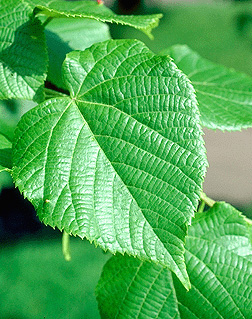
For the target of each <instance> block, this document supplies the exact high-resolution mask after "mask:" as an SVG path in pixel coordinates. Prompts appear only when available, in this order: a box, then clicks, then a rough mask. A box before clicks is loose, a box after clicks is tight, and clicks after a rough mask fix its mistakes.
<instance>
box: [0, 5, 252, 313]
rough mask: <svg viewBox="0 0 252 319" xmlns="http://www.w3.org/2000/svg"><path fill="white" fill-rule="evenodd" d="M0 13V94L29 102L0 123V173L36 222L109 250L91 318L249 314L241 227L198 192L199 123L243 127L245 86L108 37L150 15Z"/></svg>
mask: <svg viewBox="0 0 252 319" xmlns="http://www.w3.org/2000/svg"><path fill="white" fill-rule="evenodd" d="M0 17H1V19H0V43H1V46H0V98H1V99H13V98H15V99H25V100H33V101H35V102H37V103H39V104H38V105H37V106H35V107H33V108H32V109H31V110H30V111H28V112H26V113H25V115H24V116H23V117H22V119H21V120H20V121H19V123H18V125H17V127H16V129H15V134H14V138H13V134H12V132H11V133H10V134H9V133H8V128H7V126H6V123H4V122H3V124H1V127H0V171H3V170H7V171H9V172H10V173H11V175H12V178H13V181H14V183H15V185H16V186H17V187H18V188H19V190H20V191H21V192H22V193H23V194H24V196H25V197H27V198H28V200H29V201H30V202H31V203H32V204H33V205H34V207H35V209H36V211H37V214H38V216H39V218H40V220H41V221H42V222H43V223H45V224H46V225H50V226H52V227H57V228H58V229H60V230H62V231H63V230H64V231H65V233H68V234H70V235H75V236H79V237H81V238H87V239H88V240H89V241H90V242H94V244H95V245H99V246H100V247H101V248H103V249H104V250H105V251H107V250H108V251H110V252H111V253H113V254H115V256H113V257H112V258H111V259H110V260H109V261H108V263H107V264H106V265H105V267H104V271H103V273H102V276H101V279H100V281H99V284H98V286H97V290H96V293H97V299H98V302H99V308H100V313H101V316H102V318H170V317H171V318H174V317H176V318H231V317H233V318H250V316H251V309H250V305H251V302H252V280H251V278H252V277H251V271H252V264H251V261H252V259H251V258H252V257H251V252H252V250H251V240H250V238H251V227H250V225H249V223H248V221H247V220H245V218H244V217H243V216H242V215H241V214H240V213H239V212H238V211H236V210H235V209H234V208H233V207H231V206H230V205H228V204H226V203H222V202H220V203H214V202H213V201H212V200H210V199H209V198H207V197H206V196H205V195H204V194H203V193H202V183H203V180H204V176H205V172H206V168H207V158H206V151H205V147H204V141H203V137H202V135H203V133H202V127H208V128H211V129H221V130H240V129H243V128H248V127H251V126H252V109H251V104H252V90H251V83H252V80H251V78H250V77H248V76H246V75H244V74H240V73H238V72H235V71H234V70H229V69H227V68H225V67H224V66H219V65H216V64H214V63H212V62H210V61H207V60H205V59H203V58H201V57H200V56H199V55H198V54H197V53H195V52H193V51H192V50H191V49H190V48H188V47H186V46H173V47H171V48H168V49H167V50H165V51H163V52H161V53H160V54H158V55H156V54H154V53H152V52H151V51H150V50H149V49H148V48H147V47H146V46H145V45H144V44H143V43H142V42H140V41H137V40H112V39H110V34H109V29H108V26H107V25H106V24H104V22H109V23H120V24H123V25H129V26H131V27H134V28H137V29H139V30H141V31H143V32H144V33H146V34H147V35H148V36H151V30H152V29H153V28H154V27H156V26H157V25H158V21H159V19H160V18H161V15H158V14H157V15H150V16H118V15H116V14H115V13H113V12H112V11H111V10H109V9H108V8H106V7H105V6H104V5H103V4H98V3H95V2H93V1H75V2H65V1H42V0H41V1H40V0H34V1H32V0H23V1H17V0H8V1H3V0H0ZM52 19H53V20H52ZM0 123H1V122H0ZM199 202H201V205H200V207H199V208H198V206H199ZM205 204H207V205H208V206H209V207H210V209H208V210H206V211H204V209H203V206H204V205H205ZM118 253H120V254H121V255H119V254H118ZM125 254H126V255H125ZM123 255H124V256H123ZM188 290H189V292H187V291H188Z"/></svg>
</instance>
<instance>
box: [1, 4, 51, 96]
mask: <svg viewBox="0 0 252 319" xmlns="http://www.w3.org/2000/svg"><path fill="white" fill-rule="evenodd" d="M31 13H32V8H31V7H29V5H28V4H27V3H25V2H20V1H17V0H9V1H4V0H0V99H10V98H17V99H28V100H32V99H33V100H35V101H42V100H43V99H44V95H43V85H44V80H45V78H46V71H47V53H46V43H45V36H44V32H43V28H42V26H41V23H40V21H39V20H38V19H36V18H30V15H31Z"/></svg>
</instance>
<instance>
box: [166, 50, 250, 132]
mask: <svg viewBox="0 0 252 319" xmlns="http://www.w3.org/2000/svg"><path fill="white" fill-rule="evenodd" d="M164 52H165V53H167V54H169V55H170V56H171V57H172V58H173V59H174V62H175V63H176V64H177V65H178V67H179V68H180V69H181V70H182V71H183V72H184V73H185V74H186V75H187V76H188V77H189V79H190V80H191V82H192V84H193V86H194V88H195V90H196V95H197V99H198V102H199V110H200V114H201V121H202V124H203V125H204V126H206V127H208V128H211V129H221V130H240V129H242V128H248V127H252V78H251V77H249V76H247V75H245V74H242V73H239V72H236V71H234V70H232V69H228V68H226V67H224V66H221V65H218V64H215V63H212V62H210V61H208V60H206V59H203V58H202V57H200V56H199V55H198V54H197V53H196V52H194V51H192V50H191V49H190V48H188V47H187V46H181V45H175V46H172V47H171V48H170V49H168V50H165V51H163V53H164Z"/></svg>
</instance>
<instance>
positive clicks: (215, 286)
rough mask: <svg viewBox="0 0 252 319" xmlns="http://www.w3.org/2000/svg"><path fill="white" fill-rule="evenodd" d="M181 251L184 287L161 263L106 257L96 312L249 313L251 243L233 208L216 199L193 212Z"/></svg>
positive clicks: (165, 315)
mask: <svg viewBox="0 0 252 319" xmlns="http://www.w3.org/2000/svg"><path fill="white" fill-rule="evenodd" d="M185 257H186V266H187V270H188V274H189V277H190V280H191V284H192V288H191V290H190V291H189V292H187V291H186V290H185V288H184V287H183V286H182V285H181V284H180V282H179V281H178V280H177V278H175V276H172V277H171V272H170V271H169V270H168V269H167V268H163V267H162V266H160V265H153V264H150V263H147V262H144V263H143V262H140V261H138V260H136V259H134V258H132V257H129V258H125V257H121V256H114V257H112V258H111V259H110V260H109V261H108V263H107V264H106V265H105V267H104V270H103V274H102V276H101V279H100V281H99V283H98V286H97V296H98V297H97V299H98V302H99V307H100V312H101V316H102V318H111V319H113V318H146V319H148V318H149V319H152V318H158V319H159V318H182V319H192V318H193V319H199V318H200V319H205V318H216V319H217V318H218V319H219V318H222V319H223V318H225V319H226V318H243V319H244V318H246V319H249V318H251V301H252V259H251V257H252V247H251V244H250V241H249V233H248V229H247V227H246V222H245V220H244V218H243V217H242V216H241V215H240V213H239V212H238V211H237V210H235V209H234V208H233V207H231V206H230V205H228V204H225V203H216V204H215V205H214V207H213V208H212V209H210V210H209V211H207V212H205V213H200V214H197V215H196V219H195V220H193V223H192V226H190V227H189V234H188V237H187V239H186V253H185ZM172 278H173V279H172ZM133 310H134V311H133ZM132 311H133V312H132Z"/></svg>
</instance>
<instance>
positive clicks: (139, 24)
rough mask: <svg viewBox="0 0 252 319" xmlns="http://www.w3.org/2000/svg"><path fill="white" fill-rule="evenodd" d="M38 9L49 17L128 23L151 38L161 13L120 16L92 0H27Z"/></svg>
mask: <svg viewBox="0 0 252 319" xmlns="http://www.w3.org/2000/svg"><path fill="white" fill-rule="evenodd" d="M27 2H29V3H30V4H31V5H33V6H34V7H36V8H37V9H38V13H41V14H45V15H47V16H50V17H81V18H90V19H95V20H97V21H101V22H109V23H119V24H122V25H128V26H131V27H134V28H136V29H139V30H141V31H142V32H144V33H146V34H147V35H148V36H149V37H150V38H152V35H151V30H152V29H153V28H155V27H157V26H158V23H159V19H160V18H161V17H162V14H152V15H145V16H133V15H127V16H120V15H117V14H115V13H114V12H113V11H111V10H110V9H109V8H107V7H105V5H103V4H100V5H99V4H98V3H96V2H94V1H75V2H67V1H40V0H39V1H34V0H29V1H28V0H27Z"/></svg>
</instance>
